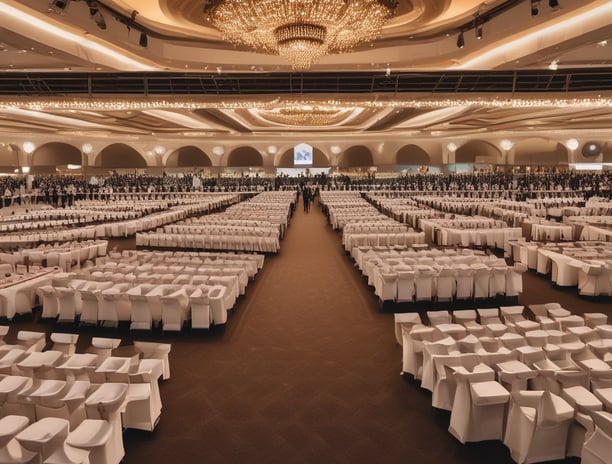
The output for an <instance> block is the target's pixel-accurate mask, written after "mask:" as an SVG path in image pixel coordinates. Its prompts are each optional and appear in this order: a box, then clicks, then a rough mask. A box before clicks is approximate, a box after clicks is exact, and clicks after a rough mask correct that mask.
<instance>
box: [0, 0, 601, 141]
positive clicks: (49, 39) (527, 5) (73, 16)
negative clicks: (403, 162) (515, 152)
mask: <svg viewBox="0 0 612 464" xmlns="http://www.w3.org/2000/svg"><path fill="white" fill-rule="evenodd" d="M251 1H256V0H251ZM558 3H559V6H558V7H551V6H549V1H548V0H541V1H539V2H536V6H537V8H538V14H537V15H535V16H534V15H532V12H531V8H532V2H531V0H488V1H477V0H400V1H399V5H398V8H397V12H396V15H395V16H394V17H393V18H392V19H391V21H389V23H388V24H387V25H386V26H385V27H384V29H383V31H382V33H381V35H380V37H379V38H378V39H377V40H376V41H375V42H374V43H372V44H366V45H363V46H361V47H358V48H357V49H355V50H354V51H352V52H350V53H344V54H340V55H330V56H325V57H323V58H322V59H321V60H320V61H319V62H318V63H316V64H315V65H313V67H312V68H311V69H310V70H308V71H304V72H292V70H291V67H290V65H289V64H287V63H286V62H285V61H284V60H283V59H282V58H281V57H279V56H273V55H265V54H259V53H254V52H252V51H250V50H246V49H242V48H239V47H235V46H233V45H231V44H229V43H226V42H224V41H223V40H222V39H221V37H220V34H219V32H218V31H217V30H216V29H215V28H214V27H212V26H211V25H210V24H209V23H208V22H207V21H206V18H205V17H204V15H203V13H202V11H203V5H204V0H199V1H196V0H100V1H98V2H97V4H96V2H92V1H89V2H86V0H72V1H69V2H61V1H60V2H57V1H55V0H21V1H16V0H0V24H1V25H2V26H1V27H0V139H3V141H4V142H9V143H11V140H9V139H10V138H11V137H13V138H15V137H19V136H20V135H22V136H24V137H25V136H28V137H38V138H39V139H40V140H45V139H51V138H53V139H54V140H56V139H58V138H66V139H72V140H74V139H75V138H76V139H77V140H81V139H82V140H84V141H85V140H91V139H96V138H109V137H115V136H116V134H122V135H125V136H128V135H130V136H135V137H140V138H146V137H150V136H152V135H153V136H154V137H157V138H168V139H173V138H174V139H176V138H191V139H192V140H194V141H197V140H198V138H201V137H219V138H224V139H226V140H231V139H232V138H239V139H240V140H241V141H244V140H248V139H249V137H251V138H257V137H259V138H273V137H279V136H282V135H285V134H287V133H288V132H290V133H292V134H298V136H299V134H304V133H308V134H311V135H313V136H316V135H321V136H328V135H329V134H332V135H333V134H337V135H338V136H340V137H349V136H351V137H364V136H369V137H377V136H378V135H377V134H384V136H385V137H406V136H411V137H423V138H427V137H438V138H439V137H443V138H446V139H451V138H453V137H474V136H478V137H483V136H485V137H486V136H491V137H497V138H500V137H502V136H503V137H506V136H508V134H510V135H519V136H520V135H521V134H525V133H529V134H530V135H532V134H534V133H535V132H539V133H542V134H549V135H550V134H566V133H572V134H580V133H585V134H588V136H592V135H597V136H598V137H600V138H603V139H606V140H607V139H612V132H610V131H612V111H611V108H612V105H611V104H610V102H611V101H612V77H610V74H612V73H610V72H609V71H610V70H611V68H612V24H611V22H610V20H609V18H610V17H612V3H611V2H609V0H559V2H558ZM92 4H95V5H96V6H97V7H98V12H97V15H96V16H92V14H91V10H90V6H92ZM553 5H554V2H553ZM100 16H101V17H102V18H103V24H104V26H105V27H104V28H101V27H100V25H101V23H100ZM476 18H477V19H478V22H479V23H481V24H482V38H481V39H477V37H476V29H475V25H476V22H475V20H476ZM460 33H463V37H464V42H465V46H464V47H463V48H459V47H458V46H457V40H458V36H459V34H460ZM143 36H146V43H144V42H143ZM143 45H146V46H143ZM551 63H554V64H555V65H556V67H557V69H556V70H551V69H549V67H550V65H551ZM560 136H561V135H560ZM585 136H587V135H585Z"/></svg>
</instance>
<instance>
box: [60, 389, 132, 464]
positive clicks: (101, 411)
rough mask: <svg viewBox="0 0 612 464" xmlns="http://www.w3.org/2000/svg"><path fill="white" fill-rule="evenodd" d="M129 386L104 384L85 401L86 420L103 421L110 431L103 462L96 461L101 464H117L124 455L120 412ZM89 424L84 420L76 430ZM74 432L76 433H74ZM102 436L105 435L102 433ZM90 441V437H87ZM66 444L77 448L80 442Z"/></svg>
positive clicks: (69, 441)
mask: <svg viewBox="0 0 612 464" xmlns="http://www.w3.org/2000/svg"><path fill="white" fill-rule="evenodd" d="M128 389H129V386H128V385H127V384H124V383H104V384H102V385H100V387H99V388H98V389H97V390H96V391H95V392H93V393H92V394H91V395H89V397H88V398H87V399H86V400H85V408H86V411H87V419H103V420H105V421H107V422H109V423H110V425H111V428H112V431H111V434H110V439H108V440H107V442H106V444H105V445H104V447H103V451H104V456H105V460H104V461H98V462H100V463H101V464H102V463H104V464H119V462H121V460H122V459H123V456H124V455H125V450H124V448H123V433H122V425H121V410H122V409H124V408H125V400H126V397H127V393H128ZM90 426H91V424H90V423H89V422H88V420H85V421H83V422H82V423H81V425H80V426H79V427H78V428H77V430H79V429H80V428H81V427H83V428H84V429H85V428H88V427H90ZM75 432H76V431H75ZM104 432H105V433H104V435H105V436H106V435H107V433H106V431H104ZM84 435H85V433H84ZM89 438H90V439H91V436H89ZM68 444H69V445H71V446H74V447H77V448H85V447H84V446H79V444H80V441H79V440H75V439H70V438H69V440H68Z"/></svg>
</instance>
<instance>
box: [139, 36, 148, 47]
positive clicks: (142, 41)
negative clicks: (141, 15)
mask: <svg viewBox="0 0 612 464" xmlns="http://www.w3.org/2000/svg"><path fill="white" fill-rule="evenodd" d="M138 45H140V46H141V47H142V48H147V46H148V45H149V39H148V37H147V34H146V33H144V32H141V33H140V40H138Z"/></svg>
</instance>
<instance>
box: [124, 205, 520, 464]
mask: <svg viewBox="0 0 612 464" xmlns="http://www.w3.org/2000/svg"><path fill="white" fill-rule="evenodd" d="M281 248H282V249H281V252H280V253H279V255H278V256H273V257H269V258H267V261H266V264H265V266H264V269H263V272H261V273H260V274H259V275H258V276H257V280H256V282H255V283H254V284H252V286H250V287H249V289H248V290H247V296H246V298H245V299H244V300H243V301H241V302H240V304H239V305H238V306H237V307H236V309H235V311H234V313H233V314H232V315H231V317H230V319H229V321H228V324H227V327H226V329H225V331H224V333H222V334H220V333H212V334H209V335H206V334H205V335H203V336H202V337H201V339H198V337H197V336H193V335H192V336H189V337H185V336H181V337H180V338H179V337H178V336H177V337H173V339H172V343H173V350H172V354H171V355H172V357H171V363H172V369H173V370H172V379H171V380H170V381H168V382H166V384H164V385H163V386H162V397H163V401H164V413H163V414H162V419H161V422H160V424H159V426H158V430H157V431H156V432H155V433H154V435H153V437H151V439H149V438H148V437H146V436H145V435H141V434H134V433H130V432H128V433H127V434H126V447H127V450H128V451H127V457H126V459H125V462H126V463H142V462H147V463H165V462H169V461H170V460H172V462H181V463H188V462H194V463H195V462H207V463H213V462H214V463H249V462H251V463H313V462H324V463H336V462H337V463H366V462H367V463H373V462H377V463H384V462H386V463H400V462H402V463H404V462H413V463H421V464H424V463H439V462H444V463H477V462H482V463H493V462H495V463H504V462H511V461H510V460H509V457H508V453H507V451H506V449H505V447H503V446H502V445H501V444H499V443H487V444H481V445H474V446H463V445H461V444H459V443H458V442H457V441H456V440H455V439H454V438H453V437H451V436H450V435H449V434H448V432H447V431H446V428H447V426H448V415H446V414H443V413H439V412H438V413H437V412H436V411H434V410H433V409H432V408H431V397H430V395H429V394H428V393H426V392H424V391H423V390H421V389H420V388H419V387H418V386H417V385H416V384H414V383H412V382H411V381H409V380H404V379H402V378H401V377H400V375H399V374H400V366H401V349H400V347H399V345H397V344H396V342H395V339H394V335H393V316H392V315H391V314H389V313H381V312H380V311H379V309H378V303H377V300H376V298H375V297H374V295H373V293H372V291H371V290H370V289H368V287H367V285H366V284H365V283H364V282H363V281H362V278H361V276H360V273H359V272H358V271H357V270H356V269H355V268H354V267H353V264H352V261H351V260H350V259H349V258H348V257H347V256H346V255H345V254H344V251H343V249H342V247H341V246H340V235H339V234H338V233H335V232H333V231H332V230H331V227H329V225H328V224H327V222H326V220H325V216H324V215H323V214H322V213H321V212H320V211H319V209H318V208H317V207H313V208H312V209H311V211H310V213H304V212H303V210H302V207H301V205H299V207H298V209H297V211H296V214H295V215H294V217H293V219H292V221H291V225H290V226H289V229H288V231H287V234H286V236H285V239H284V241H283V243H282V246H281Z"/></svg>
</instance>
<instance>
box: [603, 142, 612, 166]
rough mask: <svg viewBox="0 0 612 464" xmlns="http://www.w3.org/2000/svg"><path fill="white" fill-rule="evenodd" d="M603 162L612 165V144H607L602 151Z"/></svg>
mask: <svg viewBox="0 0 612 464" xmlns="http://www.w3.org/2000/svg"><path fill="white" fill-rule="evenodd" d="M601 153H602V154H603V156H602V160H601V161H602V162H603V163H612V142H606V143H605V144H604V146H603V148H602V149H601Z"/></svg>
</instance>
